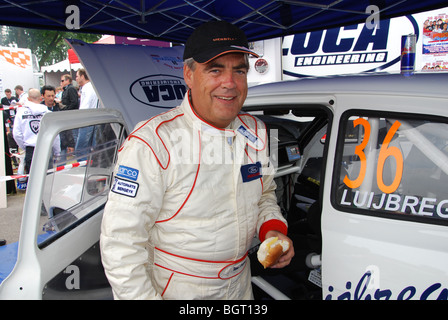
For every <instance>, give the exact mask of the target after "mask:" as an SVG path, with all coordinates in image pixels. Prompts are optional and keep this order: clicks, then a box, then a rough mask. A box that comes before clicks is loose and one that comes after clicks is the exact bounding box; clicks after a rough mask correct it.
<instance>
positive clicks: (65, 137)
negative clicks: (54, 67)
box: [41, 86, 75, 161]
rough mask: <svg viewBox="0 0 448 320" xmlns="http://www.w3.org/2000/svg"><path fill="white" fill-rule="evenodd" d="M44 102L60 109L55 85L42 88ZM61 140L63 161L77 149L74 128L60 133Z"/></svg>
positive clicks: (51, 108) (56, 109) (50, 108)
mask: <svg viewBox="0 0 448 320" xmlns="http://www.w3.org/2000/svg"><path fill="white" fill-rule="evenodd" d="M41 93H42V98H43V101H42V104H45V105H46V106H47V108H48V110H50V111H53V112H55V111H60V110H61V108H60V106H59V103H58V102H56V95H55V88H54V87H53V86H43V87H42V89H41ZM59 136H60V140H61V157H60V160H61V161H66V160H67V155H71V154H73V152H74V151H75V141H74V139H73V132H72V130H65V131H62V132H61V133H60V134H59Z"/></svg>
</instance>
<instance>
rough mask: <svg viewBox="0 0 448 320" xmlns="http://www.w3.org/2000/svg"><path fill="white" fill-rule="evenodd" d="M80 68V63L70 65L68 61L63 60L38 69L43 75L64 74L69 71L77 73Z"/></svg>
mask: <svg viewBox="0 0 448 320" xmlns="http://www.w3.org/2000/svg"><path fill="white" fill-rule="evenodd" d="M80 68H82V64H80V63H73V64H70V63H69V61H68V59H65V60H63V61H60V62H57V63H55V64H52V65H50V66H43V67H41V68H40V70H41V71H42V72H43V73H46V72H47V73H48V72H65V71H67V72H68V70H70V69H72V70H74V71H78V70H79V69H80Z"/></svg>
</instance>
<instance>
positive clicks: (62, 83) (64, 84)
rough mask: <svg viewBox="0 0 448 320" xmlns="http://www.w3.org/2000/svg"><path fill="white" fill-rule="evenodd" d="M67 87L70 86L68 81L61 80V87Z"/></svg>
mask: <svg viewBox="0 0 448 320" xmlns="http://www.w3.org/2000/svg"><path fill="white" fill-rule="evenodd" d="M66 85H68V80H65V77H62V78H61V87H65V86H66Z"/></svg>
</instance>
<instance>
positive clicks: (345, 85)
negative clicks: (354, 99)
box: [248, 72, 448, 101]
mask: <svg viewBox="0 0 448 320" xmlns="http://www.w3.org/2000/svg"><path fill="white" fill-rule="evenodd" d="M447 89H448V73H445V72H438V73H416V74H414V75H412V76H404V75H401V74H389V73H387V74H372V73H369V74H357V75H347V76H329V77H309V78H301V79H298V80H288V81H281V82H273V83H268V84H262V85H257V86H254V87H251V88H249V92H248V100H249V101H250V100H251V97H263V96H272V95H281V96H285V95H292V94H310V93H311V94H314V93H320V94H345V93H346V94H363V93H364V94H366V93H367V94H372V93H375V94H380V93H382V94H394V95H407V96H413V95H415V96H429V97H442V98H448V90H447Z"/></svg>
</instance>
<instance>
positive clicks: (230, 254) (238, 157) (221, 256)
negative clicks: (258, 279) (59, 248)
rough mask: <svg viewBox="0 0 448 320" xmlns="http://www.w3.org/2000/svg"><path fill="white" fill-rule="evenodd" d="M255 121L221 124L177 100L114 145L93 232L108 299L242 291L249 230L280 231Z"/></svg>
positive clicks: (243, 294)
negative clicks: (105, 196)
mask: <svg viewBox="0 0 448 320" xmlns="http://www.w3.org/2000/svg"><path fill="white" fill-rule="evenodd" d="M273 173H274V169H273V168H272V165H271V166H269V158H268V150H267V134H266V129H265V125H264V124H263V123H262V122H261V121H259V120H257V119H256V118H254V117H253V116H251V115H248V114H239V115H238V117H237V118H236V119H235V120H234V121H233V122H232V123H231V124H230V126H229V127H228V128H226V129H218V128H215V127H213V126H211V125H209V124H207V123H205V122H204V121H202V120H200V119H199V118H198V116H197V115H196V114H195V113H194V110H193V109H192V107H191V105H190V102H189V99H188V94H187V95H186V98H185V99H184V101H183V102H182V104H181V106H179V107H177V108H174V109H172V110H170V111H168V112H166V113H163V114H161V115H158V116H155V117H154V118H152V119H150V120H148V121H145V122H142V123H140V124H138V125H137V126H136V128H135V130H134V132H133V133H131V135H130V136H129V137H128V139H127V141H126V142H125V144H124V146H123V147H122V149H121V150H120V153H119V159H118V165H117V168H116V171H115V182H114V185H113V187H112V190H111V192H110V197H109V201H108V203H107V205H106V208H105V212H104V218H103V223H102V232H101V250H102V260H103V265H104V268H105V271H106V275H107V277H108V279H109V282H110V284H111V286H112V289H113V293H114V297H115V298H117V299H161V298H163V299H251V298H252V297H253V296H252V287H251V279H250V278H251V276H250V265H249V258H248V257H247V252H248V249H250V247H251V243H252V241H253V238H254V236H255V235H258V236H259V237H260V240H263V239H264V237H265V234H266V232H267V231H269V230H278V231H281V232H283V233H285V234H286V232H287V226H286V222H285V220H284V219H283V217H282V215H281V213H280V209H279V207H278V206H277V200H276V196H275V183H274V180H273V179H274V176H273Z"/></svg>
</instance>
